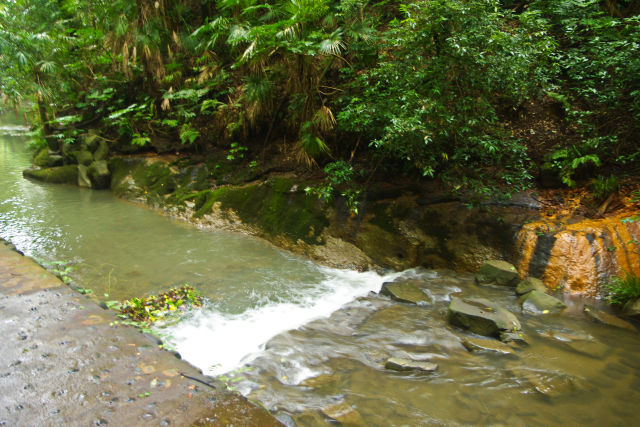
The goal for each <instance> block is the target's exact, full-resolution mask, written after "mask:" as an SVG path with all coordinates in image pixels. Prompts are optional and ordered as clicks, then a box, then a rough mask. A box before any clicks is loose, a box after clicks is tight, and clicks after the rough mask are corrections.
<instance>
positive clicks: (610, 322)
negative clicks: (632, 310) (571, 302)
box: [584, 305, 638, 332]
mask: <svg viewBox="0 0 640 427" xmlns="http://www.w3.org/2000/svg"><path fill="white" fill-rule="evenodd" d="M584 314H586V315H587V317H588V318H589V319H591V320H593V321H595V322H598V323H602V324H604V325H607V326H613V327H614V328H620V329H627V330H629V331H633V332H638V330H637V329H636V327H635V326H633V325H632V324H631V323H629V322H627V321H626V320H622V319H621V318H619V317H617V316H614V315H613V314H609V313H606V312H604V311H601V310H597V309H595V308H593V307H589V306H586V305H585V306H584Z"/></svg>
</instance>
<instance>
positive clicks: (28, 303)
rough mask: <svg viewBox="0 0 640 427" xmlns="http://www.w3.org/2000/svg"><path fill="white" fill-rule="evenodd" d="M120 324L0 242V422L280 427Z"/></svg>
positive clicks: (19, 424) (218, 385) (242, 399)
mask: <svg viewBox="0 0 640 427" xmlns="http://www.w3.org/2000/svg"><path fill="white" fill-rule="evenodd" d="M116 320H117V318H116V316H115V315H114V313H112V312H110V311H107V310H103V309H101V308H100V307H99V306H97V305H96V304H95V303H94V302H93V301H91V300H89V299H88V298H86V297H84V296H83V295H80V294H78V293H77V292H75V291H74V290H72V289H70V288H69V287H67V286H66V285H64V284H63V283H62V282H61V281H60V280H58V279H57V278H56V277H54V276H53V275H52V274H50V273H48V272H47V271H46V270H44V269H43V268H41V267H40V266H39V265H37V264H36V263H35V262H34V261H33V260H31V259H29V258H26V257H24V256H21V255H20V254H18V253H16V252H14V251H12V250H10V249H9V248H7V247H5V246H4V245H3V244H2V243H1V242H0V339H1V341H0V426H5V425H6V426H22V425H24V426H54V425H56V426H58V425H71V426H76V425H77V426H90V425H159V426H165V425H166V426H169V425H170V426H175V425H215V426H217V425H242V426H252V425H256V426H270V425H279V423H278V421H277V420H275V419H274V418H273V417H271V416H270V415H269V414H267V413H266V412H265V411H264V410H262V409H261V408H259V407H257V406H255V405H253V404H251V403H250V402H248V401H247V400H246V399H245V398H243V397H241V396H238V395H236V394H233V393H230V392H226V391H224V385H222V384H220V383H216V382H214V380H213V379H212V378H209V377H205V376H203V375H202V374H201V373H200V371H198V370H197V369H196V368H194V367H192V366H191V365H189V364H187V363H186V362H184V361H181V360H179V359H178V358H176V357H175V356H174V355H173V354H172V353H170V352H168V351H164V350H162V349H159V348H158V345H157V342H154V341H153V339H152V338H150V337H147V336H145V335H144V334H141V333H140V332H139V331H138V330H136V329H134V328H132V327H128V326H123V325H114V324H113V322H114V321H116ZM206 384H209V385H206Z"/></svg>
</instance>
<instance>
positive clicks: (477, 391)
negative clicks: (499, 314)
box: [0, 117, 640, 426]
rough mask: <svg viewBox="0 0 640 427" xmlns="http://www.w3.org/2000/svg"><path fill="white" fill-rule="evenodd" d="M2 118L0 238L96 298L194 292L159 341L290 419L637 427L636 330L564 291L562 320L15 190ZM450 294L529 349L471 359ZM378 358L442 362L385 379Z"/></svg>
mask: <svg viewBox="0 0 640 427" xmlns="http://www.w3.org/2000/svg"><path fill="white" fill-rule="evenodd" d="M12 120H13V122H12ZM1 123H2V125H1V126H0V237H1V238H3V239H5V240H8V241H10V242H12V243H13V244H14V245H15V246H16V247H17V248H18V249H19V250H21V251H22V252H24V253H25V254H26V255H29V256H32V257H34V258H36V259H39V260H41V262H43V263H52V262H63V265H65V266H68V267H71V269H69V270H68V271H69V275H70V277H71V278H72V279H73V280H74V282H75V283H76V284H77V285H80V286H82V287H83V288H90V289H92V291H93V293H94V294H95V295H97V296H98V297H99V298H101V299H105V300H114V299H125V298H130V297H132V296H141V295H145V294H148V293H155V292H158V291H162V290H165V289H167V288H168V287H170V286H173V285H179V284H182V283H190V284H193V285H195V286H196V287H197V288H198V289H200V290H201V291H202V292H203V294H204V295H205V297H206V302H205V305H204V307H203V308H202V309H199V310H196V311H194V312H192V313H190V314H188V315H187V316H185V318H184V319H183V320H181V321H180V322H178V323H177V324H173V325H169V326H166V327H162V328H158V331H157V332H159V333H160V334H162V335H164V336H166V339H167V340H168V341H169V342H170V343H171V344H172V345H173V346H174V347H175V349H176V350H177V351H178V352H179V353H180V354H181V355H182V357H183V358H184V359H186V360H187V361H189V362H190V363H192V364H194V365H196V366H197V367H199V368H200V369H202V370H203V372H204V373H207V374H211V375H220V378H222V379H223V380H224V381H226V382H227V383H228V384H229V386H230V387H232V388H235V389H237V390H238V391H240V392H241V393H243V394H245V395H246V396H247V397H249V398H250V399H252V400H254V401H257V402H260V403H261V404H262V405H264V406H265V407H266V408H268V409H269V410H270V411H272V413H274V415H276V416H277V417H278V418H279V419H280V420H281V421H282V422H283V423H285V424H287V425H322V424H328V423H332V422H334V421H332V420H331V417H333V418H334V419H339V420H341V421H342V422H343V424H347V425H349V424H361V425H380V426H387V425H412V426H413V425H426V424H446V425H469V424H473V425H477V424H485V425H557V424H567V423H568V424H571V425H576V424H586V425H631V424H634V421H635V420H636V419H637V414H636V412H637V405H638V402H640V359H639V358H638V354H640V353H639V352H640V335H639V334H638V333H633V332H629V331H626V330H619V329H613V328H610V327H607V326H604V325H600V324H595V323H592V322H590V321H588V320H587V319H585V317H584V316H583V314H582V306H583V304H584V301H582V299H580V298H571V297H569V296H565V302H566V303H567V304H568V305H569V308H568V309H567V310H566V311H565V313H563V314H562V315H543V316H533V315H528V314H525V313H522V312H521V311H520V308H519V307H518V305H517V301H516V297H515V295H514V294H513V290H511V289H509V290H507V289H495V288H483V287H478V286H476V285H475V284H474V283H473V277H472V276H470V275H465V274H456V273H453V272H449V271H427V270H409V271H405V272H401V273H390V274H388V275H386V276H381V275H378V274H376V273H374V272H365V273H361V272H356V271H350V270H339V269H331V268H327V267H322V266H319V265H316V264H314V263H313V262H311V261H308V260H305V259H301V258H299V257H296V256H294V255H291V254H288V253H285V252H282V251H280V250H278V249H276V248H274V247H273V246H272V245H270V244H268V243H265V242H264V241H262V240H259V239H255V238H252V237H248V236H244V235H238V234H231V233H227V232H214V231H205V230H198V229H196V228H194V227H192V226H190V225H188V224H184V223H181V222H179V221H175V220H172V219H170V218H167V217H164V216H161V215H158V214H157V213H155V212H153V211H151V210H148V209H145V208H144V207H141V206H139V205H135V204H132V203H129V202H126V201H123V200H120V199H117V198H115V197H114V196H113V195H112V194H111V193H110V192H108V191H92V190H87V189H82V188H78V187H74V186H65V185H51V184H43V183H39V182H32V181H29V180H25V179H23V178H22V169H24V168H26V167H27V166H29V165H30V162H31V155H30V154H29V152H28V151H27V150H26V148H25V145H26V144H27V142H28V138H27V137H26V136H25V135H24V133H25V131H26V128H24V126H22V125H21V124H20V123H19V121H18V120H15V119H13V118H12V117H4V118H3V120H2V122H1ZM50 265H51V264H50ZM58 268H59V269H62V268H64V267H58ZM397 277H412V278H418V279H421V280H424V281H425V282H427V283H428V287H427V291H428V293H429V294H430V296H431V298H432V300H433V303H431V304H429V305H426V306H413V305H406V304H399V303H395V302H393V301H391V300H389V299H388V298H386V297H382V296H379V295H377V294H376V292H377V291H378V290H379V289H380V287H381V285H382V283H383V282H385V281H389V280H393V279H394V278H397ZM453 294H456V295H459V294H462V295H465V296H482V297H486V298H490V299H492V300H495V301H498V302H500V303H501V304H503V305H505V306H506V307H507V308H509V309H510V310H511V311H512V312H514V313H516V314H517V316H518V317H519V318H520V321H521V323H522V324H523V330H524V332H525V333H526V335H527V336H528V337H529V341H530V344H531V345H530V346H528V347H525V348H522V349H519V350H517V351H515V352H514V353H513V354H507V355H499V354H496V353H492V352H487V353H469V352H468V351H467V350H466V349H465V348H464V347H463V345H462V340H463V339H464V338H465V337H468V336H469V334H467V333H465V332H463V331H460V330H457V329H455V328H452V327H450V326H448V325H447V323H446V320H445V313H446V308H447V304H448V301H449V300H450V298H451V295H453ZM591 303H593V302H591ZM388 357H404V358H409V359H414V360H428V361H431V362H435V363H437V364H438V365H439V368H438V370H437V371H436V372H434V373H430V374H417V373H410V372H395V371H390V370H386V369H384V361H385V360H386V359H387V358H388Z"/></svg>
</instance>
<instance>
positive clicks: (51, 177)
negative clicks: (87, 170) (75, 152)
mask: <svg viewBox="0 0 640 427" xmlns="http://www.w3.org/2000/svg"><path fill="white" fill-rule="evenodd" d="M22 175H23V176H25V177H27V178H33V179H37V180H39V181H44V182H49V183H52V184H74V185H75V184H76V183H77V182H78V166H77V165H66V166H57V167H53V168H43V169H40V168H29V169H25V170H24V171H22Z"/></svg>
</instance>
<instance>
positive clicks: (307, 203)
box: [194, 178, 329, 244]
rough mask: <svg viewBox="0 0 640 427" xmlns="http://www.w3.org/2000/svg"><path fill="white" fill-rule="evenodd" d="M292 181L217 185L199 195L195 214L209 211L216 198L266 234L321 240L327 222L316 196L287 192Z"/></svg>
mask: <svg viewBox="0 0 640 427" xmlns="http://www.w3.org/2000/svg"><path fill="white" fill-rule="evenodd" d="M294 184H295V181H294V180H291V179H287V178H277V179H273V180H271V181H269V182H267V183H264V184H254V185H248V186H245V187H240V188H233V187H224V188H220V189H218V190H215V191H211V192H209V193H206V194H205V196H204V197H202V196H199V197H200V199H199V200H197V201H196V206H197V207H198V205H199V204H200V203H201V205H200V206H199V207H198V208H197V211H196V213H195V214H194V217H197V218H199V217H202V216H203V215H205V214H207V213H209V212H211V208H212V207H213V204H214V203H215V202H217V201H219V202H220V203H221V204H222V207H223V209H227V208H231V209H233V210H234V211H235V212H236V213H237V214H238V216H239V217H240V219H241V220H242V221H243V222H245V223H247V224H252V225H256V226H258V227H259V228H260V229H262V230H263V231H264V232H266V233H267V234H270V235H272V236H278V235H281V234H284V235H286V236H287V237H289V238H291V239H293V240H294V241H297V240H298V239H301V240H303V241H305V242H307V243H310V244H318V243H322V240H321V239H320V234H321V233H322V230H323V229H324V228H325V227H326V226H328V225H329V221H328V219H327V218H326V215H325V212H324V209H323V208H322V206H321V204H320V203H319V202H318V201H317V200H316V199H315V198H312V197H307V196H306V195H305V194H304V193H301V192H289V190H290V189H291V188H292V187H293V185H294ZM202 198H204V200H202Z"/></svg>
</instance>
